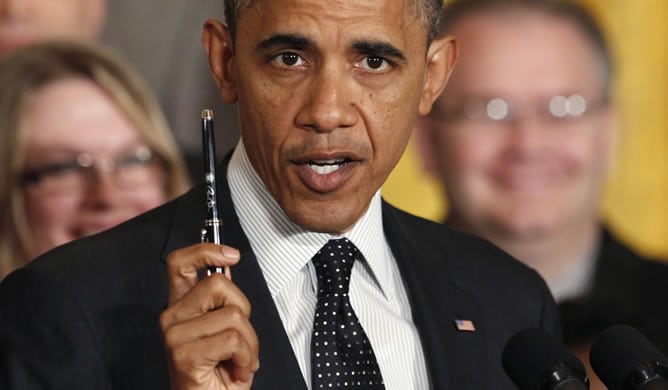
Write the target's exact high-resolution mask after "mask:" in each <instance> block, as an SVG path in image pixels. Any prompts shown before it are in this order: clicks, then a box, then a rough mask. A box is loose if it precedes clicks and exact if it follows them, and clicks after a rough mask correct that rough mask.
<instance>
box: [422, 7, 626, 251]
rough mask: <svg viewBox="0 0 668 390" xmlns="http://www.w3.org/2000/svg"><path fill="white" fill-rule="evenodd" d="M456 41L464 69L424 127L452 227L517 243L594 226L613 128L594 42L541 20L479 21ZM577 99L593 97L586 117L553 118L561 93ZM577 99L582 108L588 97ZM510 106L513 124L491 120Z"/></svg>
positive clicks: (464, 27) (472, 20)
mask: <svg viewBox="0 0 668 390" xmlns="http://www.w3.org/2000/svg"><path fill="white" fill-rule="evenodd" d="M453 35H454V36H455V38H456V39H457V41H458V43H459V46H460V49H461V50H460V57H459V61H458V64H457V68H456V69H455V71H454V72H453V75H452V79H451V81H450V82H449V83H448V85H447V87H446V89H445V90H444V93H443V95H442V96H441V97H440V98H439V100H438V101H437V102H436V103H435V107H438V109H436V108H435V110H434V111H435V112H436V111H438V112H440V113H441V114H439V115H433V116H431V117H430V118H429V119H428V120H426V121H425V124H426V127H428V128H429V129H430V130H429V131H430V132H431V133H430V136H431V138H427V140H428V142H427V143H426V145H427V149H429V154H430V155H431V157H432V162H433V168H434V169H435V170H436V171H437V173H438V175H440V177H441V179H442V181H443V182H444V184H445V189H446V192H447V194H448V197H449V204H450V209H451V219H452V222H453V224H454V225H455V226H457V227H460V228H463V229H465V230H472V231H474V232H477V233H478V234H482V235H484V236H487V237H491V238H494V237H496V238H501V239H503V238H506V239H508V238H511V239H514V238H518V237H535V235H536V234H545V233H546V232H548V233H549V232H554V229H569V228H573V227H574V226H577V225H578V224H580V223H581V222H583V221H588V222H589V223H591V221H593V220H595V218H596V215H597V212H598V202H599V197H600V192H601V188H602V185H603V181H604V177H605V175H606V170H607V167H608V160H609V158H610V154H611V153H610V152H611V144H612V143H613V142H612V134H613V133H614V131H613V127H614V126H613V119H612V116H613V115H612V113H611V112H610V110H609V109H608V107H607V105H605V104H602V103H601V101H602V93H603V92H602V76H601V65H600V62H598V60H597V57H595V54H594V53H593V49H592V46H591V44H590V43H589V41H587V40H586V38H584V37H583V36H582V35H581V32H580V31H579V30H577V29H576V28H575V27H574V26H573V25H571V24H569V23H567V22H564V21H561V20H558V19H554V18H551V17H548V16H543V15H542V14H517V13H515V14H510V15H505V16H496V17H495V16H489V15H477V16H472V17H469V18H467V19H465V20H463V21H462V22H461V23H459V24H457V25H456V27H455V31H454V32H453ZM572 95H581V96H583V97H584V98H585V99H586V102H587V111H586V112H585V114H583V115H582V116H579V117H577V116H568V115H567V116H566V117H565V119H557V118H555V117H554V116H552V115H551V114H550V113H549V104H550V101H551V98H552V97H553V96H564V97H566V98H567V97H571V96H572ZM494 98H501V99H503V101H505V102H506V103H507V106H504V105H503V104H504V103H503V102H502V101H501V100H494ZM560 99H561V101H560ZM563 102H564V100H563V98H557V99H556V100H554V101H553V103H555V104H556V105H555V107H556V112H558V111H559V110H560V109H562V108H563V106H560V104H563ZM569 103H570V104H571V109H573V110H575V112H577V111H578V110H579V109H580V108H579V107H580V104H581V103H582V101H581V99H580V98H579V97H574V98H571V99H569ZM487 104H489V105H487ZM506 108H507V109H508V111H509V113H510V115H511V119H508V120H502V121H494V120H491V119H489V118H488V117H487V113H486V110H487V109H489V114H490V115H492V116H494V115H502V114H503V113H505V110H506ZM466 113H467V114H468V115H467V114H466ZM513 113H515V116H514V117H512V115H513Z"/></svg>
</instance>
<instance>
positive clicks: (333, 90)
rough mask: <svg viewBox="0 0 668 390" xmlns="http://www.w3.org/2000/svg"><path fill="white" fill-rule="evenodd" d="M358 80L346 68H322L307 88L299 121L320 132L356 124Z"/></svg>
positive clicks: (298, 123)
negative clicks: (355, 82)
mask: <svg viewBox="0 0 668 390" xmlns="http://www.w3.org/2000/svg"><path fill="white" fill-rule="evenodd" d="M353 84H354V80H353V79H352V75H349V74H348V72H346V71H345V70H339V69H334V67H329V68H322V69H321V70H320V71H319V72H318V73H316V74H314V76H313V78H312V79H311V80H310V82H309V85H308V86H307V88H306V90H307V91H306V95H305V98H304V104H303V107H302V108H301V109H300V111H299V113H298V114H297V118H296V122H297V123H296V125H297V126H298V127H301V128H308V129H312V130H315V131H317V132H331V131H334V130H336V129H338V128H345V127H351V126H353V125H354V124H355V123H356V121H357V118H358V111H357V110H358V107H356V103H355V101H354V99H353V96H352V95H353V89H354V85H353Z"/></svg>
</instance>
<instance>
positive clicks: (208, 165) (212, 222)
mask: <svg viewBox="0 0 668 390" xmlns="http://www.w3.org/2000/svg"><path fill="white" fill-rule="evenodd" d="M202 147H203V151H204V185H205V190H204V192H205V195H206V219H205V220H204V227H203V228H202V230H201V239H202V242H212V243H214V244H219V245H220V244H223V221H222V220H221V219H220V217H219V216H218V191H217V188H216V143H215V141H214V138H213V110H210V109H204V110H202ZM223 272H224V273H225V275H226V276H227V277H228V278H231V273H230V267H224V270H223V267H209V268H208V269H207V275H209V276H210V275H211V274H212V273H223Z"/></svg>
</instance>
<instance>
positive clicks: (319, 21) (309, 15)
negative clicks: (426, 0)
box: [237, 0, 427, 46]
mask: <svg viewBox="0 0 668 390" xmlns="http://www.w3.org/2000/svg"><path fill="white" fill-rule="evenodd" d="M414 8H415V6H414V0H255V1H253V2H251V5H250V6H249V7H248V8H246V9H244V10H243V11H242V12H241V13H240V14H239V15H238V18H237V30H238V33H239V35H240V36H243V35H244V34H243V33H244V32H249V31H252V32H254V33H258V35H262V36H270V35H273V34H281V33H299V34H302V35H306V36H308V37H311V38H313V39H314V40H315V41H316V42H317V41H319V40H325V39H327V40H331V39H332V38H335V39H336V40H337V42H338V43H343V42H346V41H347V40H350V39H356V38H360V37H363V38H368V39H374V40H383V39H385V40H390V41H393V42H394V43H395V44H397V45H401V44H402V43H404V44H405V45H406V46H407V45H408V43H409V42H413V43H414V42H416V41H417V37H420V38H423V39H422V41H421V42H426V36H427V29H426V26H424V25H423V23H419V22H418V21H419V19H418V17H417V16H416V12H415V9H414ZM416 35H417V37H416ZM353 37H355V38H353Z"/></svg>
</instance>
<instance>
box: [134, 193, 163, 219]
mask: <svg viewBox="0 0 668 390" xmlns="http://www.w3.org/2000/svg"><path fill="white" fill-rule="evenodd" d="M166 201H167V195H166V194H165V191H164V190H163V188H162V186H156V187H155V188H146V189H143V190H142V191H137V193H135V194H133V196H131V197H128V198H127V204H128V205H130V206H131V207H130V208H131V209H132V210H133V214H140V213H143V212H145V211H148V210H150V209H152V208H155V207H157V206H160V205H161V204H163V203H165V202H166ZM132 216H134V215H132ZM132 216H129V217H132Z"/></svg>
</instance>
